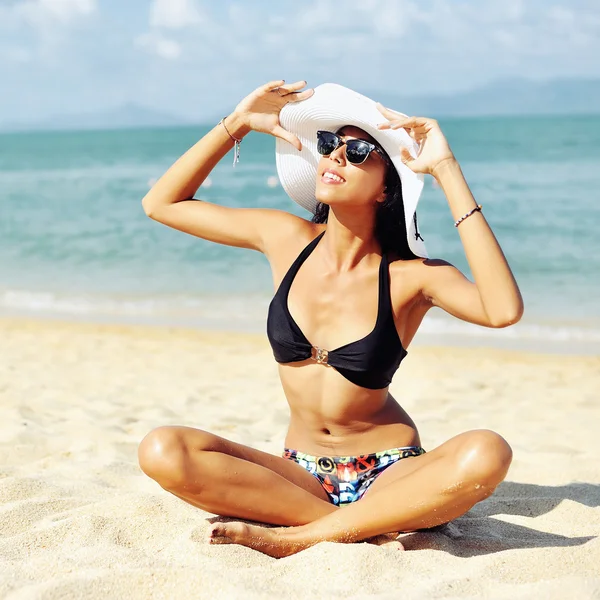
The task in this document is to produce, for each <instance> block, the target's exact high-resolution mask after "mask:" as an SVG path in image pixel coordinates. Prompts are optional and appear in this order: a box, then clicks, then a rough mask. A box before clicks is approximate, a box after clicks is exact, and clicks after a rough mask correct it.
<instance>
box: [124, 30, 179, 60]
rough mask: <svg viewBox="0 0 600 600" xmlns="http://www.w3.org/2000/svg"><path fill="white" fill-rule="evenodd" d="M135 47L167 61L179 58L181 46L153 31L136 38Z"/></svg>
mask: <svg viewBox="0 0 600 600" xmlns="http://www.w3.org/2000/svg"><path fill="white" fill-rule="evenodd" d="M135 45H136V46H138V47H140V48H143V49H145V50H147V51H148V52H150V53H151V54H156V55H157V56H160V57H161V58H165V59H167V60H175V59H177V58H179V57H180V56H181V44H179V43H178V42H176V41H174V40H170V39H168V38H166V37H164V36H163V35H161V34H160V33H158V32H155V31H153V32H150V33H145V34H142V35H140V36H138V37H137V38H136V39H135Z"/></svg>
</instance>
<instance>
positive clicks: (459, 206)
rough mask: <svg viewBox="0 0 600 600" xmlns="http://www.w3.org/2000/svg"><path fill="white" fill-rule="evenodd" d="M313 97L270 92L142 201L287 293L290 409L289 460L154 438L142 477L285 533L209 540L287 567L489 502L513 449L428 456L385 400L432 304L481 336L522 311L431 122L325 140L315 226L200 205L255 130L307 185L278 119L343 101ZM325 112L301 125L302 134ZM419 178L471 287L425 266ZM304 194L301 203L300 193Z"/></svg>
mask: <svg viewBox="0 0 600 600" xmlns="http://www.w3.org/2000/svg"><path fill="white" fill-rule="evenodd" d="M305 85H306V82H303V81H301V82H297V83H294V84H288V85H285V84H284V82H283V81H273V82H270V83H268V84H266V85H264V86H261V87H260V88H258V89H256V90H255V91H254V92H252V93H251V94H250V95H249V96H247V97H246V98H245V99H244V100H243V101H242V102H241V103H240V104H239V105H238V106H237V107H236V109H235V111H234V112H233V113H232V114H231V115H229V116H228V117H226V118H225V119H223V120H222V121H221V122H220V123H219V124H218V125H217V126H216V127H215V128H214V129H213V130H212V131H210V132H209V133H207V134H206V135H205V136H204V137H203V138H202V139H201V140H200V141H199V142H198V143H197V144H196V145H195V146H194V147H192V148H191V149H190V150H189V151H188V152H187V153H186V154H184V155H183V156H182V157H181V158H180V159H179V160H178V161H177V162H176V163H175V164H174V165H173V166H172V167H171V168H170V169H169V170H168V171H167V173H166V174H165V175H164V176H163V177H162V178H161V179H160V180H159V181H158V182H157V183H156V185H155V186H154V187H153V188H152V190H150V192H149V193H148V194H147V196H146V197H145V198H144V200H143V206H144V209H145V211H146V213H147V214H148V216H150V217H151V218H153V219H155V220H157V221H160V222H161V223H164V224H166V225H168V226H170V227H174V228H176V229H180V230H182V231H185V232H187V233H190V234H192V235H196V236H198V237H201V238H204V239H207V240H211V241H213V242H217V243H220V244H227V245H231V246H238V247H243V248H252V249H254V250H259V251H260V252H263V253H264V254H265V255H266V257H267V258H268V260H269V263H270V265H271V268H272V272H273V280H274V284H275V289H276V290H277V292H276V294H275V297H274V299H273V301H272V303H271V305H270V307H269V317H268V323H267V325H268V335H269V341H270V342H271V344H272V346H273V352H274V355H275V358H276V360H277V361H278V363H279V374H280V377H281V382H282V385H283V388H284V392H285V395H286V397H287V400H288V402H289V405H290V412H291V420H290V425H289V430H288V433H287V436H286V440H285V450H284V453H283V456H282V457H279V456H273V455H270V454H267V453H265V452H261V451H258V450H255V449H253V448H249V447H247V446H244V445H242V444H237V443H235V442H231V441H229V440H226V439H224V438H221V437H218V436H216V435H214V434H211V433H209V432H206V431H202V430H198V429H192V428H188V427H159V428H158V429H155V430H153V431H151V432H150V433H149V434H148V435H147V436H146V437H145V438H144V440H143V441H142V443H141V444H140V448H139V460H140V465H141V468H142V469H143V471H144V472H145V473H146V474H147V475H149V476H150V477H152V478H153V479H155V480H156V481H157V482H158V483H159V484H160V485H161V486H162V487H163V488H164V489H166V490H167V491H169V492H171V493H172V494H175V495H176V496H178V497H179V498H181V499H182V500H185V501H186V502H189V503H190V504H193V505H194V506H197V507H199V508H201V509H203V510H206V511H209V512H211V513H215V514H219V515H224V516H229V517H234V518H239V519H245V520H252V521H258V522H262V523H269V524H274V525H283V526H286V527H281V528H268V527H262V526H258V525H250V524H245V523H236V522H230V523H219V524H215V525H213V526H212V528H211V530H210V534H209V541H210V542H211V543H238V544H243V545H246V546H250V547H252V548H255V549H258V550H260V551H262V552H265V553H267V554H269V555H271V556H276V557H281V556H287V555H289V554H292V553H294V552H297V551H299V550H302V549H304V548H307V547H309V546H311V545H313V544H315V543H317V542H319V541H323V540H329V541H338V542H354V541H358V540H364V539H367V538H371V537H375V536H377V535H379V534H385V533H390V532H408V531H415V530H417V529H423V528H429V527H434V526H436V525H440V524H442V523H446V522H448V521H450V520H451V519H454V518H456V517H458V516H460V515H462V514H464V513H465V512H466V511H467V510H469V509H470V508H471V507H472V506H473V505H474V504H476V503H477V502H479V501H481V500H483V499H484V498H486V497H487V496H489V495H490V494H491V493H492V492H493V491H494V489H495V488H496V486H497V485H498V484H499V483H500V482H501V481H502V480H503V479H504V477H505V476H506V472H507V470H508V467H509V465H510V462H511V457H512V452H511V449H510V446H509V445H508V444H507V443H506V441H505V440H504V439H503V438H502V437H501V436H500V435H498V434H496V433H494V432H492V431H487V430H477V431H468V432H465V433H462V434H460V435H458V436H456V437H454V438H452V439H450V440H448V441H446V442H445V443H443V444H441V445H440V446H438V447H437V448H434V449H432V450H429V451H428V452H426V453H425V451H424V450H423V449H422V448H421V446H420V439H419V434H418V432H417V429H416V427H415V424H414V423H413V421H412V420H411V418H410V417H409V416H408V414H407V413H406V412H405V411H404V410H403V409H402V408H401V406H400V405H399V404H398V403H397V402H396V400H395V399H394V398H393V397H392V396H391V394H390V393H389V391H388V385H389V381H390V379H391V377H392V375H393V373H394V372H395V370H396V369H397V368H398V365H399V364H400V362H401V360H402V359H403V358H404V356H405V355H406V348H407V347H408V346H409V344H410V342H411V340H412V339H413V337H414V335H415V333H416V331H417V329H418V327H419V325H420V324H421V322H422V320H423V317H424V315H425V314H426V313H427V311H428V310H429V309H430V308H431V307H433V306H438V307H440V308H442V309H444V310H445V311H447V312H448V313H450V314H452V315H454V316H456V317H458V318H459V319H462V320H465V321H469V322H472V323H477V324H479V325H482V326H485V327H506V326H508V325H510V324H512V323H515V322H517V321H518V320H519V319H520V317H521V315H522V312H523V302H522V299H521V295H520V292H519V289H518V287H517V284H516V282H515V280H514V278H513V275H512V273H511V270H510V268H509V266H508V264H507V263H506V260H505V258H504V255H503V253H502V250H501V249H500V247H499V245H498V243H497V241H496V239H495V237H494V235H493V233H492V231H491V230H490V228H489V226H488V225H487V223H486V221H485V219H484V217H483V215H482V212H481V209H480V207H478V206H477V205H476V204H475V201H474V199H473V196H472V195H471V192H470V190H469V188H468V186H467V183H466V182H465V179H464V177H463V175H462V173H461V170H460V167H459V165H458V163H457V161H456V159H455V157H454V155H453V154H452V152H451V150H450V148H449V146H448V143H447V142H446V139H445V138H444V135H443V134H442V132H441V130H440V128H439V126H438V124H437V122H436V121H434V120H432V119H426V118H407V117H404V116H401V115H400V114H399V113H395V112H393V111H390V110H388V109H386V108H384V107H382V106H381V105H377V110H378V111H379V113H378V114H379V116H380V122H379V123H378V125H377V126H375V127H374V126H372V124H373V122H374V121H375V119H374V118H373V116H372V115H371V116H370V117H369V119H370V121H369V122H368V123H367V121H368V119H367V120H365V123H367V125H368V127H367V125H365V127H367V128H368V129H369V131H370V132H371V134H370V135H369V134H368V133H367V131H365V129H364V128H358V127H357V126H356V125H354V126H345V127H342V128H341V129H340V128H338V129H337V131H320V132H319V133H318V134H317V137H318V142H317V141H315V143H317V145H316V146H315V147H316V148H318V151H319V161H318V163H317V164H315V166H314V170H313V172H312V175H311V176H312V178H313V179H312V183H311V186H312V188H311V191H312V192H313V193H314V197H316V200H317V201H318V204H317V205H316V207H315V211H316V214H315V217H314V218H313V219H312V221H308V220H305V219H302V218H300V217H297V216H294V215H292V214H288V213H286V212H283V211H275V210H263V209H237V208H226V207H222V206H216V205H213V204H209V203H206V202H203V201H195V200H192V198H193V194H194V193H195V192H196V190H197V189H198V187H199V186H200V185H201V184H202V182H203V181H204V179H205V178H206V177H207V176H208V175H209V173H210V172H211V170H212V169H213V168H214V167H215V165H216V164H217V163H218V162H219V160H221V158H223V156H224V155H225V154H226V153H227V152H228V151H229V150H230V149H231V148H232V146H233V145H234V142H235V144H236V151H237V152H238V153H239V145H238V142H239V141H240V140H241V139H242V138H243V136H244V135H246V134H247V133H248V132H249V131H251V130H255V131H259V132H263V133H268V134H271V135H274V136H276V137H277V138H279V139H278V140H277V146H278V155H277V158H278V169H279V172H280V177H281V176H282V175H283V179H282V183H284V187H286V190H287V189H292V188H293V187H294V185H296V183H297V181H298V180H299V177H300V175H298V173H300V170H301V169H303V168H304V167H303V166H297V167H296V166H294V164H295V163H293V160H294V159H293V158H292V159H290V160H292V162H289V161H287V159H286V154H285V152H284V151H283V150H281V146H282V145H287V148H288V150H289V152H290V153H291V154H294V153H295V155H297V156H299V155H300V154H299V153H301V152H302V151H303V146H302V143H301V141H300V139H299V138H298V137H297V136H296V135H295V134H294V133H293V132H292V131H289V130H288V129H286V128H284V127H282V124H281V122H280V116H281V115H283V114H284V113H285V111H288V112H289V114H298V113H294V111H295V110H297V109H299V108H301V107H312V106H314V105H315V103H316V105H317V107H321V108H322V107H323V106H324V105H325V104H326V100H327V98H329V100H331V98H333V97H337V96H335V94H334V92H335V93H337V92H339V89H342V90H345V88H340V87H339V86H337V87H338V88H339V89H338V90H337V92H336V90H333V91H332V89H331V88H328V90H329V91H328V92H325V91H323V93H322V95H321V96H320V98H321V100H318V94H315V92H314V90H311V89H308V90H304V91H302V89H303V88H304V87H305ZM327 85H331V84H327ZM320 87H324V86H320ZM319 89H320V88H317V90H319ZM319 93H320V92H319ZM345 93H346V94H347V95H346V96H340V98H344V102H342V103H341V104H343V105H344V106H346V105H347V106H350V105H352V106H354V105H353V104H352V102H355V101H356V102H357V103H356V107H357V108H356V111H366V112H368V111H369V110H371V108H369V107H368V106H367V105H368V104H369V103H372V101H370V100H368V99H365V98H364V97H362V96H360V97H359V95H357V94H355V93H354V92H351V91H350V90H346V92H345ZM313 94H315V95H314V97H313ZM328 94H329V96H328ZM332 94H333V95H332ZM352 94H354V95H352ZM346 101H347V102H346ZM319 102H321V104H319ZM311 103H312V104H311ZM338 104H340V103H338ZM372 104H373V106H374V103H372ZM331 106H337V105H335V104H333V105H330V108H329V109H328V110H329V111H333V110H334V109H333V108H331ZM284 107H285V109H284ZM363 107H364V108H363ZM282 109H284V110H283V111H282ZM318 112H319V111H316V112H315V111H312V112H311V111H309V110H306V111H305V113H302V114H305V117H304V118H305V119H308V118H309V117H308V116H307V115H308V114H309V113H310V114H313V113H314V114H317V113H318ZM321 112H323V111H321ZM366 112H365V114H366ZM280 113H281V114H280ZM286 114H287V113H286ZM384 117H385V119H384ZM310 118H313V117H310ZM386 119H387V120H386ZM292 121H293V119H291V120H290V123H291V122H292ZM282 122H283V121H282ZM302 122H303V121H302V119H300V120H299V123H300V124H299V125H297V126H298V131H300V129H301V125H302ZM361 123H362V121H361ZM398 136H400V137H398ZM409 136H410V137H409ZM398 139H402V140H406V143H405V144H404V147H403V148H399V147H396V146H395V145H394V143H393V141H394V140H398ZM280 140H281V141H280ZM307 143H308V142H307V141H306V140H305V144H307ZM403 143H404V142H403ZM411 144H413V145H414V146H415V147H417V148H418V153H416V152H414V148H413V152H412V154H411V152H410V145H411ZM383 146H385V147H386V148H387V151H386V150H385V149H384V148H383ZM288 158H289V157H288ZM286 161H287V162H286ZM234 164H235V163H234ZM298 164H300V163H298ZM302 164H303V165H306V164H309V163H308V162H304V163H302ZM423 173H429V174H431V175H433V177H435V179H436V180H437V182H438V184H439V185H440V187H441V189H442V190H443V191H444V192H445V194H446V197H447V199H448V202H449V205H450V210H451V212H452V215H453V217H454V219H455V221H457V222H456V223H455V224H456V225H457V226H458V225H459V228H458V231H459V233H460V236H461V239H462V242H463V245H464V249H465V253H466V256H467V259H468V261H469V265H470V267H471V270H472V272H473V276H474V279H475V282H474V283H472V282H470V281H469V280H468V279H467V278H466V277H465V276H464V275H462V274H461V273H460V272H459V271H458V270H457V269H456V268H455V267H453V266H452V265H450V264H448V263H447V262H445V261H442V260H431V259H427V258H424V257H425V256H426V253H425V252H424V246H422V238H421V237H420V235H419V233H418V231H417V230H416V213H415V210H416V202H417V201H418V196H419V194H420V184H419V181H420V180H421V179H422V175H421V174H423ZM315 175H316V184H315ZM303 176H304V177H305V176H306V173H305V174H304V175H303ZM294 182H296V183H294ZM298 185H300V184H298ZM302 185H304V187H306V183H304V184H302ZM305 191H306V190H305ZM294 194H296V196H297V197H295V198H294V199H296V200H297V201H299V202H300V201H301V199H300V196H301V194H298V193H297V190H296V191H295V192H294ZM413 224H414V227H413ZM413 233H414V235H412V234H413ZM374 324H375V325H374ZM309 340H310V341H309ZM468 368H469V366H468V365H465V369H468ZM457 377H460V373H457Z"/></svg>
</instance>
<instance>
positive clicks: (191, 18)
mask: <svg viewBox="0 0 600 600" xmlns="http://www.w3.org/2000/svg"><path fill="white" fill-rule="evenodd" d="M206 21H207V18H206V15H205V14H204V13H203V12H202V11H201V10H200V8H199V7H198V5H197V4H196V2H195V0H154V1H153V3H152V6H151V7H150V26H151V27H164V28H165V29H182V28H184V27H188V26H191V25H199V24H201V23H204V22H206Z"/></svg>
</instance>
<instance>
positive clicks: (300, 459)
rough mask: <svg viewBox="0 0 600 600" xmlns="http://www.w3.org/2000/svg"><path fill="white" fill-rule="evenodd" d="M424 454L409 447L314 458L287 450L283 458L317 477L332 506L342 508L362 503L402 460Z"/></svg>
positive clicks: (415, 448) (420, 450)
mask: <svg viewBox="0 0 600 600" xmlns="http://www.w3.org/2000/svg"><path fill="white" fill-rule="evenodd" d="M424 453H425V450H423V448H421V447H420V446H406V447H404V448H392V449H391V450H382V451H381V452H374V453H373V454H363V455H360V456H312V455H310V454H304V452H298V451H297V450H290V449H289V448H285V449H284V452H283V454H282V456H283V458H287V459H289V460H293V461H294V462H295V463H298V464H299V465H300V466H301V467H303V468H305V469H306V470H307V471H308V472H309V473H310V474H311V475H314V476H315V477H316V478H317V480H318V481H319V483H320V484H321V485H322V486H323V489H324V490H325V491H326V492H327V495H328V496H329V500H330V501H331V503H332V504H335V505H339V506H343V505H345V504H350V503H351V502H355V501H356V500H360V498H362V497H363V495H364V493H365V492H366V491H367V490H368V489H369V486H370V485H371V484H372V483H373V482H374V481H375V479H376V478H377V476H378V475H379V474H380V473H383V471H385V469H387V468H388V467H390V466H391V465H393V464H394V463H397V462H398V461H399V460H400V459H402V458H408V457H409V456H420V455H421V454H424Z"/></svg>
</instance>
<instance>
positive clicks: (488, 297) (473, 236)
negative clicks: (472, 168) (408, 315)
mask: <svg viewBox="0 0 600 600" xmlns="http://www.w3.org/2000/svg"><path fill="white" fill-rule="evenodd" d="M432 175H433V176H434V177H435V179H436V180H437V182H438V183H439V185H440V187H441V188H442V190H443V191H444V193H445V195H446V198H447V199H448V204H449V205H450V211H451V213H452V217H453V219H454V220H455V221H456V220H458V219H459V218H460V217H462V216H463V215H465V214H466V213H467V212H469V211H470V210H471V209H472V208H474V207H475V206H476V202H475V199H474V198H473V194H472V193H471V190H470V189H469V186H468V184H467V182H466V180H465V178H464V175H463V173H462V170H461V168H460V165H459V164H458V162H457V161H456V159H454V158H448V159H446V160H444V161H443V162H441V163H439V164H438V165H437V166H436V167H435V168H434V170H433V172H432ZM457 229H458V233H459V235H460V238H461V241H462V244H463V248H464V250H465V255H466V257H467V262H468V263H469V267H470V268H471V272H472V273H473V278H474V279H475V283H474V284H473V283H471V282H470V281H469V280H468V279H467V278H466V277H464V275H463V274H462V273H460V271H459V270H458V269H456V268H455V267H453V266H452V265H449V264H448V263H446V264H445V265H443V266H440V268H435V269H431V276H430V277H427V278H426V287H425V288H424V290H423V292H424V294H425V296H426V297H427V298H429V299H430V302H431V303H432V305H433V306H439V307H440V308H443V309H444V310H446V311H447V312H449V313H451V314H453V315H455V316H458V317H459V318H463V319H464V320H467V321H471V322H476V323H479V324H481V325H486V326H488V327H507V326H508V325H512V324H514V323H516V322H517V321H519V320H520V318H521V316H522V315H523V298H522V297H521V292H520V291H519V287H518V286H517V282H516V281H515V278H514V276H513V274H512V271H511V269H510V267H509V266H508V263H507V262H506V258H505V256H504V253H503V252H502V248H500V245H499V244H498V241H497V240H496V236H495V235H494V233H493V232H492V230H491V229H490V226H489V225H488V223H487V221H486V219H485V217H484V215H483V213H482V212H481V211H477V212H475V213H473V214H472V215H471V216H470V217H468V218H467V219H465V220H464V221H462V222H461V223H460V224H459V226H458V228H457ZM428 262H429V261H425V264H428ZM430 262H431V263H432V265H435V264H439V263H435V261H430ZM439 262H441V261H439Z"/></svg>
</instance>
